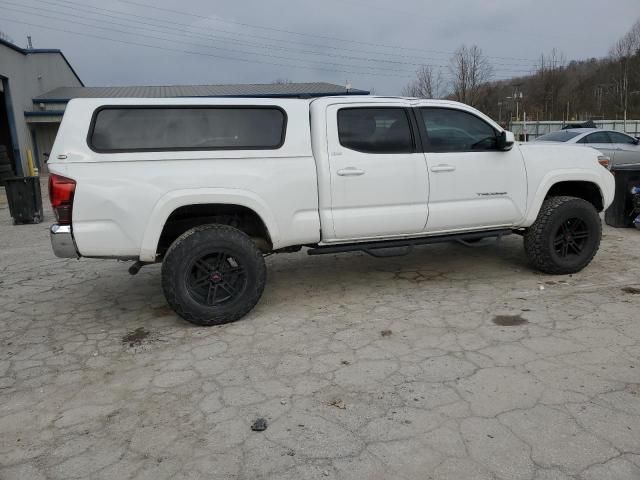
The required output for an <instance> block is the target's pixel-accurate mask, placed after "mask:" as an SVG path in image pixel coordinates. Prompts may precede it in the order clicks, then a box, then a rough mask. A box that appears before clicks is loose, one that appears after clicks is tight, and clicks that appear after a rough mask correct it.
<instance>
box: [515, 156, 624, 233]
mask: <svg viewBox="0 0 640 480" xmlns="http://www.w3.org/2000/svg"><path fill="white" fill-rule="evenodd" d="M600 168H602V167H600ZM606 177H611V178H606ZM608 180H609V181H608ZM560 182H589V183H593V184H595V185H596V186H597V187H598V190H599V191H600V195H601V197H602V204H603V205H604V208H605V209H606V208H607V207H608V206H609V205H610V204H611V202H612V201H613V194H614V191H615V185H614V180H613V177H612V175H611V174H610V173H609V172H608V171H607V170H605V169H604V168H603V169H602V172H598V171H597V170H585V169H562V170H553V171H551V172H548V173H546V174H545V175H544V176H543V177H542V180H541V181H540V182H539V183H538V188H537V189H536V190H535V192H534V193H533V195H532V196H531V197H530V198H529V202H527V203H528V205H529V207H528V208H527V213H526V214H525V218H524V220H523V221H522V223H521V225H519V227H529V226H531V225H532V224H533V222H535V221H536V218H537V217H538V213H539V212H540V208H541V207H542V202H544V200H545V198H546V196H547V193H549V190H551V187H553V186H554V185H555V184H557V183H560Z"/></svg>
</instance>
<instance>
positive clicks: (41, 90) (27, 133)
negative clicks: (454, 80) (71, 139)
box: [0, 40, 369, 180]
mask: <svg viewBox="0 0 640 480" xmlns="http://www.w3.org/2000/svg"><path fill="white" fill-rule="evenodd" d="M0 80H2V85H1V88H0V145H6V146H7V152H8V153H9V157H10V160H11V162H12V165H13V167H14V168H13V170H14V172H15V173H16V174H18V175H21V174H23V173H24V172H25V171H26V162H27V152H28V151H30V152H31V153H32V155H33V159H34V162H35V166H36V167H38V168H40V169H42V168H43V167H44V166H45V162H46V159H47V157H48V154H49V152H50V151H51V147H52V146H53V141H54V140H55V137H56V133H57V131H58V126H59V125H60V122H61V121H62V115H63V114H64V109H65V107H66V105H67V102H69V101H70V100H71V99H74V98H122V97H139V98H145V97H147V98H148V97H289V98H291V97H299V98H312V97H321V96H328V95H368V94H369V92H367V91H364V90H357V89H351V88H349V89H347V88H346V87H343V86H340V85H334V84H331V83H324V82H315V83H269V84H235V85H172V86H127V87H85V86H84V84H83V83H82V80H80V78H79V77H78V75H77V74H76V72H75V71H74V70H73V67H71V65H70V64H69V62H68V61H67V59H66V58H65V56H64V55H63V53H62V52H61V51H60V50H52V49H24V48H20V47H18V46H16V45H13V44H11V43H9V42H6V41H4V40H0ZM0 180H1V179H0Z"/></svg>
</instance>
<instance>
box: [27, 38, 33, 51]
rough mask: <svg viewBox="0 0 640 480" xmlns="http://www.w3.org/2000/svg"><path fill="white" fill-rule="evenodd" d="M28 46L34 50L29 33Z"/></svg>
mask: <svg viewBox="0 0 640 480" xmlns="http://www.w3.org/2000/svg"><path fill="white" fill-rule="evenodd" d="M27 48H28V49H29V50H33V43H31V35H27Z"/></svg>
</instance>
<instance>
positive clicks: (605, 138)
mask: <svg viewBox="0 0 640 480" xmlns="http://www.w3.org/2000/svg"><path fill="white" fill-rule="evenodd" d="M579 143H613V142H611V138H609V134H608V133H607V132H595V133H591V134H589V135H587V136H586V137H584V138H583V139H581V140H580V142H579Z"/></svg>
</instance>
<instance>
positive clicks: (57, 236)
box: [49, 223, 80, 258]
mask: <svg viewBox="0 0 640 480" xmlns="http://www.w3.org/2000/svg"><path fill="white" fill-rule="evenodd" d="M49 236H50V237H51V247H52V248H53V253H55V255H56V257H60V258H80V254H79V253H78V249H77V248H76V242H75V240H74V239H73V234H72V232H71V225H58V224H57V223H54V224H53V225H51V227H50V228H49Z"/></svg>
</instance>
